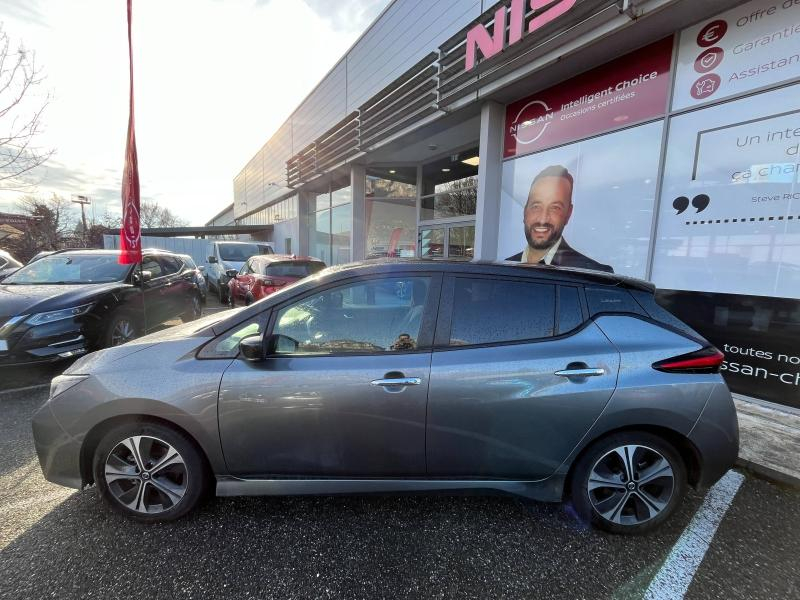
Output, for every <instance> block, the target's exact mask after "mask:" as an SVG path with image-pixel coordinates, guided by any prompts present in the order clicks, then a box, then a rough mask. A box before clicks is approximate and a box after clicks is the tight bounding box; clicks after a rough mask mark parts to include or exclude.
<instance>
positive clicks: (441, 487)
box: [217, 475, 564, 502]
mask: <svg viewBox="0 0 800 600" xmlns="http://www.w3.org/2000/svg"><path fill="white" fill-rule="evenodd" d="M448 491H449V492H472V493H479V494H480V493H483V494H493V493H498V492H499V493H505V494H513V495H515V496H522V497H524V498H528V499H531V500H537V501H539V502H561V500H562V496H563V492H564V476H563V475H553V476H552V477H548V478H547V479H542V480H540V481H511V480H505V479H504V480H476V479H239V478H236V477H217V496H306V495H330V494H374V493H399V494H402V493H417V492H448Z"/></svg>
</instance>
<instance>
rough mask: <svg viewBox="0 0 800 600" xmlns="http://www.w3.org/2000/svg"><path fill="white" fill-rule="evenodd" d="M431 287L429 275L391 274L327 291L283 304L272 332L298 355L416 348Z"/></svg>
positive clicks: (379, 351) (393, 350) (394, 350)
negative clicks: (292, 344) (288, 342)
mask: <svg viewBox="0 0 800 600" xmlns="http://www.w3.org/2000/svg"><path fill="white" fill-rule="evenodd" d="M429 288H430V278H428V277H389V278H382V279H375V280H372V281H367V282H359V283H354V284H350V285H345V286H341V287H337V288H333V289H331V290H326V291H324V292H320V293H319V294H314V295H313V296H309V297H308V298H306V299H304V300H302V301H301V302H298V303H296V304H293V305H291V306H288V307H286V308H284V309H282V310H281V311H280V312H279V313H278V317H277V321H276V324H275V328H274V330H273V333H276V334H279V335H282V336H286V337H288V338H291V339H292V340H294V342H295V343H296V345H297V347H296V349H295V350H294V353H298V354H328V353H334V352H335V353H342V352H352V353H365V352H374V353H382V352H396V351H403V350H415V349H416V348H417V341H418V339H419V333H420V327H421V325H422V315H423V312H424V307H425V300H426V298H427V296H428V290H429ZM283 347H286V345H285V344H282V345H281V346H280V347H279V351H280V349H281V348H283Z"/></svg>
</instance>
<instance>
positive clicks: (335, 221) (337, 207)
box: [309, 180, 353, 266]
mask: <svg viewBox="0 0 800 600" xmlns="http://www.w3.org/2000/svg"><path fill="white" fill-rule="evenodd" d="M311 210H312V213H311V215H310V224H309V225H310V231H309V253H310V255H311V256H314V257H315V258H319V259H320V260H322V262H324V263H325V264H326V265H329V266H330V265H340V264H344V263H348V262H350V235H351V226H352V225H351V224H352V220H353V192H352V188H351V187H350V185H349V180H342V181H339V182H332V183H331V184H330V186H329V187H328V188H327V190H325V191H324V192H321V193H318V194H317V196H316V198H315V199H314V201H313V203H312V209H311Z"/></svg>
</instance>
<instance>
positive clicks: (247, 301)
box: [244, 292, 256, 306]
mask: <svg viewBox="0 0 800 600" xmlns="http://www.w3.org/2000/svg"><path fill="white" fill-rule="evenodd" d="M255 301H256V299H255V298H253V294H251V293H249V292H248V294H247V296H245V299H244V304H245V306H250V305H251V304H252V303H253V302H255Z"/></svg>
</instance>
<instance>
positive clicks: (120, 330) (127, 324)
mask: <svg viewBox="0 0 800 600" xmlns="http://www.w3.org/2000/svg"><path fill="white" fill-rule="evenodd" d="M140 335H141V328H140V326H139V321H138V319H136V317H135V316H133V315H132V314H129V313H125V312H120V313H117V314H115V315H113V316H112V317H111V322H110V323H109V324H108V327H107V328H106V334H105V340H104V341H105V347H107V348H111V347H113V346H121V345H122V344H125V343H127V342H130V341H131V340H134V339H136V338H137V337H139V336H140Z"/></svg>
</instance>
